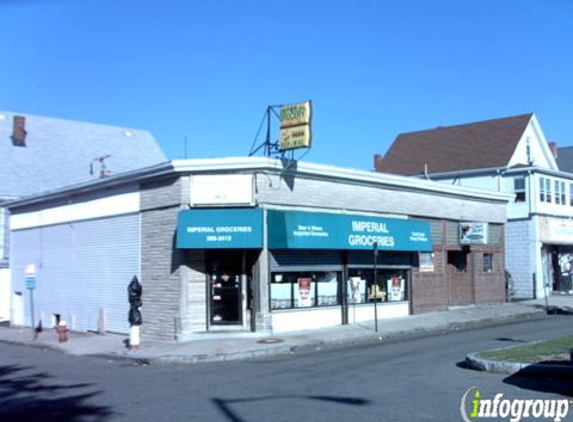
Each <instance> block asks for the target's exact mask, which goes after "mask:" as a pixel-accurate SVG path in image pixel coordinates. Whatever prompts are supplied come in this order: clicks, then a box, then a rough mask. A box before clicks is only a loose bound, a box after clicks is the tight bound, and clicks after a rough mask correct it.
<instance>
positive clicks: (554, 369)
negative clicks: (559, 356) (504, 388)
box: [503, 361, 573, 397]
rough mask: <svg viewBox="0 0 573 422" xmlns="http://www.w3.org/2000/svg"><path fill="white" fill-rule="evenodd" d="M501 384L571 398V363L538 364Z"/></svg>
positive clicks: (572, 381) (572, 375)
mask: <svg viewBox="0 0 573 422" xmlns="http://www.w3.org/2000/svg"><path fill="white" fill-rule="evenodd" d="M503 382H504V383H506V384H510V385H515V386H516V387H519V388H523V389H526V390H533V391H540V392H543V393H555V394H560V395H562V396H567V397H573V362H571V361H544V362H539V363H536V364H533V365H530V366H528V367H527V368H524V369H522V370H520V371H518V372H516V373H515V374H513V375H511V376H509V377H507V378H505V379H504V380H503Z"/></svg>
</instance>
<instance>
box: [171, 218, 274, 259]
mask: <svg viewBox="0 0 573 422" xmlns="http://www.w3.org/2000/svg"><path fill="white" fill-rule="evenodd" d="M262 227H263V212H262V210H261V209H260V208H237V209H200V210H186V211H181V212H179V218H178V221H177V248H178V249H259V248H262V247H263V229H262Z"/></svg>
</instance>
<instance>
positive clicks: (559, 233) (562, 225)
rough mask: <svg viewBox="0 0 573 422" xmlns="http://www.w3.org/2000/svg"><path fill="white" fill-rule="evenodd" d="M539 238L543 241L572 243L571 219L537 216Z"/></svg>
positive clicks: (572, 227)
mask: <svg viewBox="0 0 573 422" xmlns="http://www.w3.org/2000/svg"><path fill="white" fill-rule="evenodd" d="M539 238H540V240H541V241H542V242H543V243H553V244H560V245H563V244H564V245H570V244H573V220H568V219H565V218H554V217H539Z"/></svg>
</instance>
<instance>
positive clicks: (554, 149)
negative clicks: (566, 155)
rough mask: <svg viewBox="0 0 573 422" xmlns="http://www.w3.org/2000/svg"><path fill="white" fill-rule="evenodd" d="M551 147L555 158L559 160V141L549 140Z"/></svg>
mask: <svg viewBox="0 0 573 422" xmlns="http://www.w3.org/2000/svg"><path fill="white" fill-rule="evenodd" d="M549 149H550V150H551V153H552V154H553V158H555V159H556V160H557V155H558V154H557V151H558V150H559V148H557V142H549Z"/></svg>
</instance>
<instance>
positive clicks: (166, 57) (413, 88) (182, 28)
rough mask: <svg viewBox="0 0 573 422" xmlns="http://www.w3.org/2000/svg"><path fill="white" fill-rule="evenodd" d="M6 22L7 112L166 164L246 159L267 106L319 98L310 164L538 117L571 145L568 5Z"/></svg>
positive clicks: (362, 163) (213, 12) (82, 7)
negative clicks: (75, 124) (83, 126)
mask: <svg viewBox="0 0 573 422" xmlns="http://www.w3.org/2000/svg"><path fill="white" fill-rule="evenodd" d="M0 18H1V20H2V25H0V37H1V39H2V40H3V42H2V55H1V57H2V58H1V59H0V63H1V67H0V110H6V111H15V112H22V113H31V114H39V115H45V116H53V117H61V118H67V119H74V120H85V121H91V122H97V123H105V124H112V125H119V126H125V127H133V128H138V129H147V130H150V131H151V132H152V133H153V134H154V135H155V137H156V139H157V140H158V141H159V143H160V145H161V146H162V148H163V149H164V151H165V153H166V155H167V156H168V158H169V159H175V158H182V157H183V155H184V139H185V137H186V138H187V155H188V157H190V158H195V157H198V158H199V157H219V156H238V155H246V154H248V152H249V149H250V147H251V144H252V142H253V140H254V137H255V135H256V133H257V130H258V128H259V124H260V122H261V118H262V117H263V113H264V111H265V109H266V107H267V106H268V105H271V104H272V105H275V104H288V103H292V102H298V101H304V100H308V99H310V100H312V101H313V108H314V121H313V134H314V141H313V146H312V149H311V150H310V151H309V152H308V154H307V155H306V156H305V157H304V159H305V160H308V161H313V162H319V163H325V164H334V165H339V166H344V167H354V168H361V169H371V168H372V155H373V154H374V153H375V152H381V153H384V152H386V150H387V149H388V147H389V146H390V144H391V142H392V141H393V140H394V138H395V137H396V135H397V134H398V133H401V132H409V131H415V130H421V129H428V128H433V127H436V126H440V125H451V124H458V123H465V122H470V121H477V120H485V119H490V118H496V117H504V116H511V115H516V114H522V113H527V112H535V113H536V114H537V117H538V118H539V121H540V123H541V125H542V128H543V129H544V132H545V135H546V137H547V138H548V139H549V140H551V141H556V142H558V143H559V145H561V146H565V145H573V119H572V116H573V1H569V0H433V1H431V0H401V1H400V0H396V1H392V0H388V1H383V0H379V1H374V0H370V1H367V0H348V1H346V0H345V1H343V0H329V1H318V0H306V1H302V0H289V1H284V0H281V1H274V0H242V1H238V0H211V1H207V0H169V1H161V2H160V1H147V0H0ZM276 126H277V123H276V121H275V122H273V135H274V138H276V136H277V130H276V129H277V128H276ZM260 140H261V141H262V138H261V139H260ZM298 155H301V154H300V153H297V156H298Z"/></svg>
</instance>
